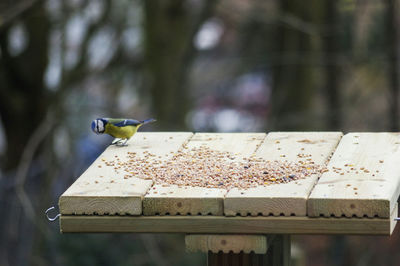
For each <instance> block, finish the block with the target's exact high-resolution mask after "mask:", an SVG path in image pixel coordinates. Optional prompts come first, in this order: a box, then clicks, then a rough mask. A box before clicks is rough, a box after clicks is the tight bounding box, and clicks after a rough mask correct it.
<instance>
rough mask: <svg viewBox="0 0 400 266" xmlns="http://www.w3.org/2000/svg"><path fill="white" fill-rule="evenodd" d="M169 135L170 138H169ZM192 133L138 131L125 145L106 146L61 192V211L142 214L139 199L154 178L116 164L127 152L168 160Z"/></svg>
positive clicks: (68, 212)
mask: <svg viewBox="0 0 400 266" xmlns="http://www.w3.org/2000/svg"><path fill="white" fill-rule="evenodd" d="M171 135H172V136H173V137H171ZM192 136H193V133H191V132H175V133H171V132H146V133H143V132H139V133H137V134H135V136H134V137H133V138H131V139H130V140H129V142H128V146H124V147H117V146H115V145H114V146H109V147H107V148H106V150H105V151H104V152H103V153H102V154H101V155H100V156H99V157H98V158H97V159H96V160H95V162H93V163H92V165H90V166H89V168H88V169H87V170H86V171H85V172H84V173H83V174H82V175H81V176H80V177H79V178H78V179H77V180H76V181H75V182H74V183H73V184H72V185H71V186H70V187H69V188H68V189H67V190H66V191H65V192H64V193H63V195H61V197H60V199H59V207H60V213H61V214H76V215H82V214H88V215H92V214H95V215H107V214H109V215H141V214H142V199H143V197H144V195H145V194H146V192H147V191H148V190H149V188H150V187H151V186H152V184H153V181H152V180H151V178H149V179H148V180H146V179H141V178H136V177H129V178H125V175H126V174H128V173H127V172H125V171H124V169H120V167H119V163H120V162H121V161H124V160H128V156H129V153H131V154H135V156H137V157H140V158H143V157H145V156H146V153H147V152H151V153H157V155H159V156H162V159H163V160H168V158H170V157H171V156H172V155H171V153H174V152H175V151H177V150H178V149H179V148H181V146H182V145H183V144H184V143H185V142H186V141H188V140H189V139H190V138H191V137H192Z"/></svg>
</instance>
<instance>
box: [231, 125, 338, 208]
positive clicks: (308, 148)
mask: <svg viewBox="0 0 400 266" xmlns="http://www.w3.org/2000/svg"><path fill="white" fill-rule="evenodd" d="M341 136H342V133H341V132H273V133H269V134H268V135H267V137H266V139H265V141H264V142H263V143H262V144H261V146H260V147H259V148H258V150H257V152H256V156H257V157H262V158H263V159H265V160H269V161H274V160H276V161H291V162H298V161H300V160H303V161H304V160H306V159H311V160H312V161H314V162H315V164H320V165H323V164H325V162H326V161H327V160H328V159H329V157H330V156H331V154H332V152H333V151H334V150H335V148H336V146H337V144H338V143H339V141H340V138H341ZM301 154H303V155H307V158H306V159H305V158H303V157H299V155H301ZM318 178H319V175H312V176H310V177H307V178H306V179H301V180H296V181H292V182H289V183H284V184H275V185H269V186H259V187H256V188H251V189H248V190H241V189H237V188H235V189H232V190H231V191H229V192H228V193H227V195H226V197H225V200H224V211H225V215H226V216H235V215H241V216H247V215H251V216H257V215H263V216H269V215H274V216H279V215H285V216H306V214H307V203H306V202H307V198H308V196H309V194H310V192H311V190H312V188H313V186H314V184H315V183H316V181H317V180H318Z"/></svg>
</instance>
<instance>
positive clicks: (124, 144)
mask: <svg viewBox="0 0 400 266" xmlns="http://www.w3.org/2000/svg"><path fill="white" fill-rule="evenodd" d="M128 140H129V139H125V141H124V143H122V144H121V146H128V144H126V143H127V142H128Z"/></svg>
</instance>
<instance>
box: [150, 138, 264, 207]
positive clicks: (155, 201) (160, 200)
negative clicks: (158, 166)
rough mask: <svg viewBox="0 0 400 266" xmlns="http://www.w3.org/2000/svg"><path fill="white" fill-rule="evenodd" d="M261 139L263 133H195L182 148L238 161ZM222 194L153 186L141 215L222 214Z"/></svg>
mask: <svg viewBox="0 0 400 266" xmlns="http://www.w3.org/2000/svg"><path fill="white" fill-rule="evenodd" d="M265 137H266V134H265V133H196V134H194V136H193V137H192V138H191V139H190V141H189V142H188V143H187V144H186V147H187V149H188V150H191V149H193V148H199V147H201V146H205V147H208V148H210V149H213V150H217V151H222V152H231V153H235V154H237V155H236V160H240V159H242V158H244V157H250V156H251V155H252V154H253V153H254V152H255V151H256V150H257V148H258V147H259V145H260V144H261V143H262V142H263V140H264V138H265ZM226 193H227V190H226V189H218V188H204V187H188V186H182V187H180V186H177V185H169V186H165V185H159V184H155V185H153V186H152V188H151V189H150V190H149V191H148V193H147V194H146V195H145V197H144V199H143V215H158V214H159V215H223V214H224V198H225V195H226Z"/></svg>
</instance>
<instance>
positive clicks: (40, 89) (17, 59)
mask: <svg viewBox="0 0 400 266" xmlns="http://www.w3.org/2000/svg"><path fill="white" fill-rule="evenodd" d="M21 22H22V23H23V25H24V26H25V28H26V33H27V36H28V37H27V42H28V43H27V47H26V49H25V50H24V51H22V53H21V54H19V55H16V56H12V55H11V54H10V52H9V41H8V38H9V33H10V29H11V26H12V25H10V26H8V27H5V28H2V30H1V31H0V49H1V57H0V117H1V120H2V122H3V125H4V130H5V136H6V143H7V150H6V153H5V154H6V158H5V161H4V163H3V168H5V169H13V168H15V167H16V165H17V163H18V162H19V159H20V157H21V153H22V151H23V149H24V147H25V145H26V142H27V140H28V138H29V136H30V135H31V134H32V132H33V131H34V130H35V129H36V127H37V126H38V125H39V123H40V122H41V121H42V120H43V119H44V117H45V114H46V111H47V107H48V102H47V98H48V91H47V90H46V88H45V86H44V78H43V77H44V73H45V71H46V67H47V62H48V38H49V21H48V20H47V16H46V15H45V9H44V6H43V5H35V6H34V7H33V8H32V10H31V12H29V13H28V14H27V16H26V17H25V18H24V19H23V20H21Z"/></svg>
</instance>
